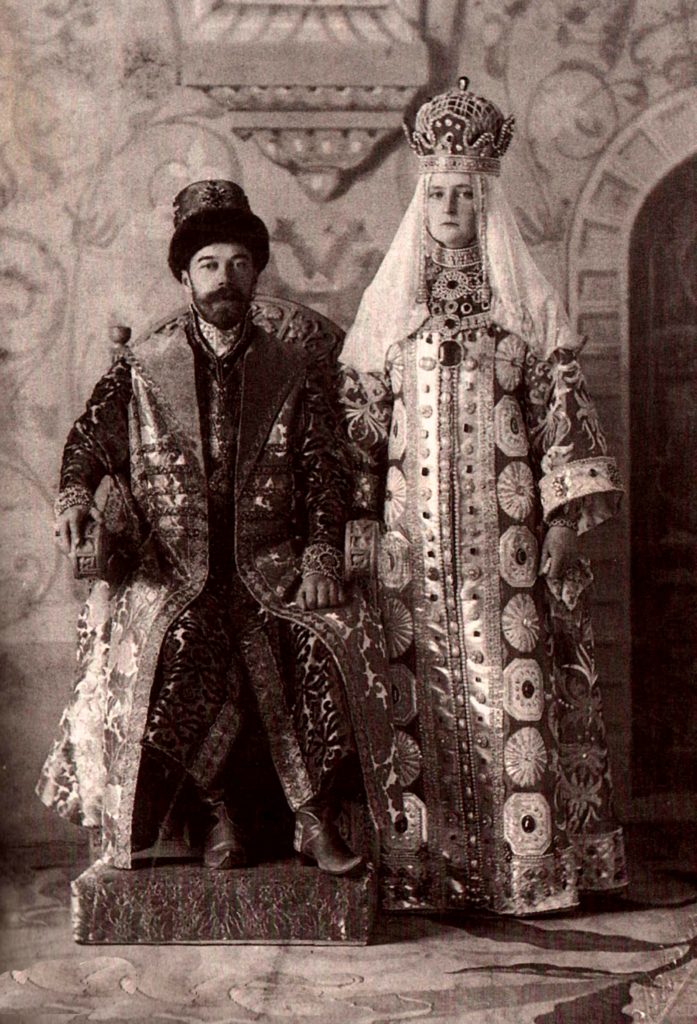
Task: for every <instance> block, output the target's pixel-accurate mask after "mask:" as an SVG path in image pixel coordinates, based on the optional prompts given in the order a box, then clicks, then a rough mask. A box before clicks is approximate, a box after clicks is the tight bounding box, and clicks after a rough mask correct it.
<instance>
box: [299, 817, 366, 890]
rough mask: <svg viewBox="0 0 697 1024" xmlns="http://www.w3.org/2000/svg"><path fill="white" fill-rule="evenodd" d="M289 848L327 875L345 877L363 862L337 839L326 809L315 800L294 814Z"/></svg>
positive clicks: (337, 831) (337, 835) (338, 835)
mask: <svg viewBox="0 0 697 1024" xmlns="http://www.w3.org/2000/svg"><path fill="white" fill-rule="evenodd" d="M293 845H294V847H295V850H296V851H297V852H298V853H299V854H301V856H302V857H303V858H305V859H308V860H312V861H314V862H315V863H316V864H317V867H318V868H319V869H320V871H326V873H327V874H329V875H348V874H350V873H351V872H352V871H355V870H356V869H357V868H359V867H360V865H361V864H362V863H363V858H362V857H361V856H360V855H359V854H355V853H352V852H351V850H350V849H349V848H348V846H347V845H346V843H345V842H344V840H343V839H342V838H341V835H340V834H339V830H338V829H337V827H336V825H335V824H334V822H333V820H332V816H331V813H330V811H329V808H328V807H327V806H326V805H323V804H322V803H320V802H318V801H308V803H306V804H303V806H302V807H301V808H300V809H299V810H298V811H297V812H296V814H295V840H294V844H293Z"/></svg>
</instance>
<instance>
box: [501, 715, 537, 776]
mask: <svg viewBox="0 0 697 1024" xmlns="http://www.w3.org/2000/svg"><path fill="white" fill-rule="evenodd" d="M503 763H504V765H505V768H506V771H507V772H508V774H509V776H510V777H511V779H512V780H513V782H514V783H515V784H516V786H535V785H536V784H537V783H538V782H539V781H540V779H541V778H542V776H543V775H544V772H545V768H546V767H547V748H546V747H545V741H544V740H543V739H542V737H541V736H540V734H539V732H538V731H537V729H534V728H533V727H532V726H530V725H526V726H523V728H522V729H518V731H517V732H514V733H513V735H512V736H511V737H510V738H509V739H508V742H507V743H506V746H505V748H504V751H503Z"/></svg>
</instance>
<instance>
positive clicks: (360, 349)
mask: <svg viewBox="0 0 697 1024" xmlns="http://www.w3.org/2000/svg"><path fill="white" fill-rule="evenodd" d="M472 179H473V181H474V180H475V179H477V180H476V181H475V184H476V185H478V186H479V187H476V188H475V201H476V203H477V230H478V235H479V244H480V250H481V252H482V255H483V259H484V263H485V277H486V280H487V281H488V283H489V288H490V289H491V314H490V315H491V319H492V321H493V322H494V323H496V324H498V325H499V326H500V327H502V328H503V329H504V330H506V331H509V332H510V333H511V334H517V335H518V336H519V337H520V338H522V339H523V340H524V341H525V342H526V344H527V345H528V347H529V348H530V349H531V351H533V352H534V353H535V354H536V355H538V356H540V357H541V358H545V357H546V356H547V355H549V353H550V352H552V351H553V350H554V349H555V348H576V347H578V341H577V340H576V338H575V337H574V334H573V332H572V330H571V325H570V323H569V318H568V316H567V314H566V310H565V309H564V304H563V302H562V300H561V298H560V296H559V295H558V294H557V292H556V290H555V289H554V288H553V287H552V286H551V285H550V284H549V282H548V281H547V280H546V278H545V277H544V276H543V275H542V274H541V273H540V271H539V270H538V269H537V266H536V265H535V262H534V260H533V259H532V257H531V255H530V253H529V251H528V247H527V245H526V244H525V242H524V241H523V238H522V236H521V234H520V231H519V229H518V225H517V224H516V221H515V217H514V216H513V211H512V210H511V208H510V206H509V204H508V201H507V199H506V197H505V195H504V192H503V189H502V187H501V185H500V183H499V181H498V180H497V179H496V178H495V177H493V176H492V175H489V174H481V175H474V174H473V175H472ZM427 185H428V175H425V174H422V175H421V176H420V178H419V182H418V184H417V186H416V191H415V192H414V196H413V198H412V200H411V203H410V204H409V207H408V209H407V211H406V213H405V214H404V218H403V219H402V223H401V224H400V226H399V228H398V229H397V233H396V235H395V236H394V239H393V241H392V244H391V245H390V247H389V249H388V250H387V253H386V254H385V258H384V259H383V261H382V263H381V264H380V266H379V268H378V270H377V273H376V274H375V277H374V278H373V281H372V283H371V284H370V285H368V287H367V288H366V290H365V292H364V293H363V297H362V299H361V302H360V305H359V307H358V312H357V313H356V319H355V321H354V323H353V326H352V327H351V328H350V330H349V331H348V333H347V335H346V340H345V342H344V347H343V349H342V352H341V357H340V358H341V361H342V362H343V363H345V364H346V365H349V366H353V367H354V368H355V369H357V370H362V371H377V372H381V371H382V370H383V369H384V366H385V356H386V354H387V351H388V350H389V348H390V347H391V346H392V345H393V344H394V343H395V342H397V341H401V340H402V339H404V338H406V337H408V336H409V335H410V334H413V333H414V332H415V331H417V330H418V329H419V327H421V325H422V324H423V323H424V321H425V320H426V319H427V317H428V307H427V305H426V302H425V300H424V296H423V295H422V294H421V280H422V267H423V260H424V258H425V255H424V254H425V238H426V223H425V214H426V189H427Z"/></svg>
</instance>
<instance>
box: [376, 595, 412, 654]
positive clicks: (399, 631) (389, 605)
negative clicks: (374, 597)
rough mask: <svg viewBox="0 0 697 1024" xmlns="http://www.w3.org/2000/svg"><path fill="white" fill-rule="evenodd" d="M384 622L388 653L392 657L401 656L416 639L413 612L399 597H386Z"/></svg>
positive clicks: (383, 613)
mask: <svg viewBox="0 0 697 1024" xmlns="http://www.w3.org/2000/svg"><path fill="white" fill-rule="evenodd" d="M382 622H383V626H384V627H385V639H386V640H387V653H388V655H389V656H390V658H399V656H400V655H402V654H404V652H405V651H406V649H407V648H408V647H409V645H410V644H411V642H412V640H413V639H414V621H413V619H412V617H411V612H410V611H409V609H408V608H407V606H406V605H405V604H404V602H403V601H400V600H399V598H398V597H386V598H385V600H384V601H383V602H382Z"/></svg>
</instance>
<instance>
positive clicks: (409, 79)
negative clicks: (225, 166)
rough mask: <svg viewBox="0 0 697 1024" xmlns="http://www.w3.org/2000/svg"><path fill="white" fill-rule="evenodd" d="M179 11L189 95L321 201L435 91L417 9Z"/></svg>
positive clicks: (364, 1)
mask: <svg viewBox="0 0 697 1024" xmlns="http://www.w3.org/2000/svg"><path fill="white" fill-rule="evenodd" d="M179 6H180V7H181V8H182V10H181V15H182V17H181V20H180V24H181V25H182V27H183V29H184V32H185V40H184V45H183V48H182V79H183V84H185V85H188V86H191V87H194V88H196V89H200V90H202V91H204V92H205V93H206V94H207V95H208V96H209V97H210V98H211V99H213V100H214V101H215V102H216V103H218V104H220V106H221V107H222V108H223V109H224V110H225V111H226V113H227V116H228V121H229V123H230V125H231V127H232V131H233V132H234V133H235V134H236V135H238V136H239V137H241V138H243V139H248V138H251V139H252V140H253V141H254V142H255V144H256V145H257V146H258V148H259V150H260V151H261V152H262V153H263V154H264V156H265V157H266V158H267V159H269V160H271V161H272V162H273V163H275V164H277V165H278V166H280V167H283V168H284V169H286V170H287V171H289V172H290V173H291V174H292V175H293V176H294V177H295V178H296V180H297V181H298V183H299V185H300V186H301V188H302V189H303V190H304V191H305V192H306V193H307V195H309V196H310V197H311V198H312V199H315V200H317V201H323V200H326V199H330V198H332V197H333V196H336V195H338V194H340V193H341V192H344V191H345V190H346V189H347V188H349V187H350V185H351V183H352V182H353V181H354V180H355V178H356V177H357V176H358V175H359V174H361V173H362V171H363V170H364V169H366V168H367V167H372V166H374V165H375V164H376V163H377V162H379V161H380V160H381V159H382V158H383V157H384V156H385V155H386V154H387V153H388V152H389V151H390V149H391V147H392V145H393V144H394V142H395V141H396V140H397V139H398V138H399V137H400V135H401V127H400V126H401V119H402V116H403V113H404V110H405V108H406V107H407V106H408V105H409V103H410V102H411V100H412V99H413V97H414V96H415V95H416V93H417V92H418V91H419V90H420V89H421V88H422V87H423V86H424V85H425V84H426V82H427V81H428V79H429V58H428V49H427V46H426V42H425V35H426V30H425V28H424V10H423V9H424V7H425V5H424V4H423V3H422V2H421V0H353V2H349V3H344V2H342V3H338V2H332V0H322V2H319V0H288V2H285V3H263V2H258V3H254V2H251V3H250V2H243V0H199V2H197V3H195V4H194V5H193V11H192V10H191V7H190V5H189V4H188V3H186V4H185V3H184V0H180V3H179ZM184 7H186V8H187V10H186V11H184Z"/></svg>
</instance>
